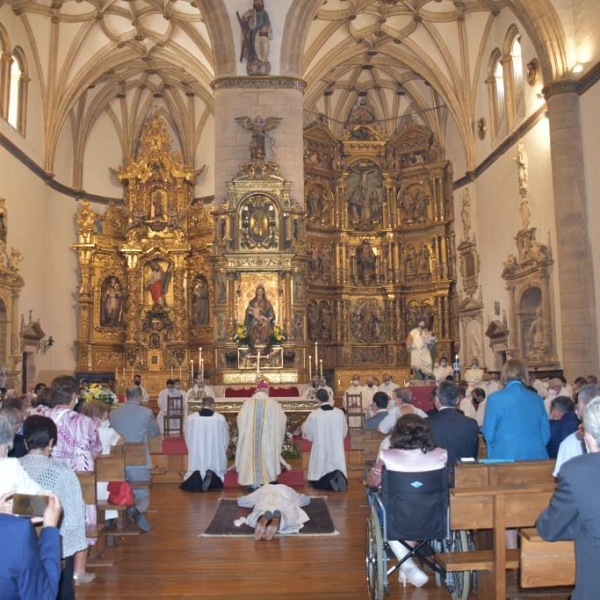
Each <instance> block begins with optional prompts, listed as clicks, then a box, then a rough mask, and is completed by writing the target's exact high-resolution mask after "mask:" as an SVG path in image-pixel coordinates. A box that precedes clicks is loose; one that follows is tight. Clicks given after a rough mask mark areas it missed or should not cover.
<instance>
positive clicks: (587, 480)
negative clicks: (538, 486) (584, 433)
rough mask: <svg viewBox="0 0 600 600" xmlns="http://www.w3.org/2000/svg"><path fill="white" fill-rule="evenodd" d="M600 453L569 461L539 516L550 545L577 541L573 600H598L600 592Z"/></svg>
mask: <svg viewBox="0 0 600 600" xmlns="http://www.w3.org/2000/svg"><path fill="white" fill-rule="evenodd" d="M599 495H600V454H599V453H597V452H593V453H589V454H582V455H581V456H576V457H575V458H572V459H571V460H568V461H567V462H566V463H564V464H563V466H562V467H561V468H560V472H559V473H558V487H557V488H556V491H555V492H554V495H553V496H552V499H551V500H550V505H549V506H548V508H547V509H546V510H545V511H544V512H543V513H542V514H541V515H540V516H539V517H538V520H537V523H536V527H537V530H538V533H539V534H540V535H541V536H542V537H543V538H544V539H545V540H548V541H550V542H554V541H556V540H575V589H574V590H573V594H572V595H571V600H597V598H598V595H599V593H600V591H599V590H600V569H599V568H598V565H599V564H600V542H599V540H600V512H599V511H598V496H599Z"/></svg>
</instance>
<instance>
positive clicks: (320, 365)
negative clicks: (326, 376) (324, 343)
mask: <svg viewBox="0 0 600 600" xmlns="http://www.w3.org/2000/svg"><path fill="white" fill-rule="evenodd" d="M319 375H320V376H321V377H323V359H321V360H320V361H319Z"/></svg>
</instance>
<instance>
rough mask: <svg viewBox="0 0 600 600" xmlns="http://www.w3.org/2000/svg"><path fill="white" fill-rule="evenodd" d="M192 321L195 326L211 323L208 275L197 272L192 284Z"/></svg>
mask: <svg viewBox="0 0 600 600" xmlns="http://www.w3.org/2000/svg"><path fill="white" fill-rule="evenodd" d="M191 308H192V310H191V316H192V318H191V322H192V323H193V324H194V326H195V327H207V326H208V325H209V324H210V289H209V287H208V281H207V280H206V277H204V275H201V274H199V273H198V274H197V275H196V277H195V279H194V283H193V285H192V306H191Z"/></svg>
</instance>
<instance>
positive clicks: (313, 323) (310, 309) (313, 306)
mask: <svg viewBox="0 0 600 600" xmlns="http://www.w3.org/2000/svg"><path fill="white" fill-rule="evenodd" d="M306 315H307V318H308V339H309V340H311V341H314V340H318V339H319V331H320V329H319V306H318V304H317V302H316V301H315V300H309V301H308V303H307V304H306Z"/></svg>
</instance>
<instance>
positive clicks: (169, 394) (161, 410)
mask: <svg viewBox="0 0 600 600" xmlns="http://www.w3.org/2000/svg"><path fill="white" fill-rule="evenodd" d="M178 396H179V397H181V400H182V402H183V393H182V391H181V389H179V391H178V390H176V389H175V382H174V381H173V380H172V379H167V387H166V388H165V389H164V390H161V392H160V394H158V402H157V404H158V415H157V416H156V422H157V423H158V427H159V429H160V432H161V434H162V435H164V434H165V417H166V416H167V407H168V404H169V398H176V397H178ZM181 406H182V407H183V404H182V405H181ZM173 420H174V419H171V421H173Z"/></svg>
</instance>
